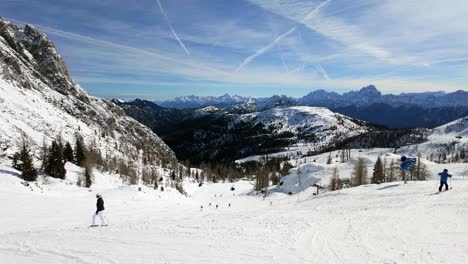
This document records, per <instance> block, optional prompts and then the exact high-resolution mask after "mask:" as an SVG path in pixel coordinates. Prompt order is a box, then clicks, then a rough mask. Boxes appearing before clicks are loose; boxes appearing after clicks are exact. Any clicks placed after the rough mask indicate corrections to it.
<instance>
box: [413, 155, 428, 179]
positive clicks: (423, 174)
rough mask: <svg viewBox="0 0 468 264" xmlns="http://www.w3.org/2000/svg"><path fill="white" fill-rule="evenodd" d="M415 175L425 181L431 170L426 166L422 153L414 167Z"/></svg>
mask: <svg viewBox="0 0 468 264" xmlns="http://www.w3.org/2000/svg"><path fill="white" fill-rule="evenodd" d="M414 176H415V178H416V180H418V181H425V180H426V178H427V177H428V176H429V172H428V170H427V168H426V165H425V164H424V163H423V162H422V161H421V153H418V162H417V163H416V167H415V168H414Z"/></svg>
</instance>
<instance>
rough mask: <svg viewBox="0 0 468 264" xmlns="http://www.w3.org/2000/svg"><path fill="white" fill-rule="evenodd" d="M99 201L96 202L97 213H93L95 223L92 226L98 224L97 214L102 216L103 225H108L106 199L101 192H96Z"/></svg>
mask: <svg viewBox="0 0 468 264" xmlns="http://www.w3.org/2000/svg"><path fill="white" fill-rule="evenodd" d="M96 198H97V202H96V213H94V214H93V224H92V225H91V226H92V227H94V226H98V225H97V224H96V216H99V218H101V226H106V225H107V224H106V221H105V220H104V200H103V199H102V195H100V194H99V193H98V194H96Z"/></svg>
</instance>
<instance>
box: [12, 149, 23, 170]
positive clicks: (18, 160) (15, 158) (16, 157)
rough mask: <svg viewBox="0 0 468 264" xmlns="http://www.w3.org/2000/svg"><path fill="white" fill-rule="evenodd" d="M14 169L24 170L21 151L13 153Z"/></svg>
mask: <svg viewBox="0 0 468 264" xmlns="http://www.w3.org/2000/svg"><path fill="white" fill-rule="evenodd" d="M12 167H13V169H15V170H17V171H23V164H22V163H21V154H20V152H15V154H13V162H12Z"/></svg>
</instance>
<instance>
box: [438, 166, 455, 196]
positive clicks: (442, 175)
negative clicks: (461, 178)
mask: <svg viewBox="0 0 468 264" xmlns="http://www.w3.org/2000/svg"><path fill="white" fill-rule="evenodd" d="M439 176H440V186H439V192H441V191H442V187H443V186H444V185H445V190H446V191H448V184H447V180H448V178H452V175H450V174H448V170H447V169H444V171H443V172H441V173H439Z"/></svg>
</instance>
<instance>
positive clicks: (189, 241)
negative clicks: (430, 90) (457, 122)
mask: <svg viewBox="0 0 468 264" xmlns="http://www.w3.org/2000/svg"><path fill="white" fill-rule="evenodd" d="M446 165H447V166H451V167H449V170H450V171H454V172H455V171H460V172H461V171H464V170H466V169H467V167H466V166H467V165H466V164H446ZM430 169H431V170H433V172H434V173H435V172H437V170H438V169H439V168H438V167H434V166H430ZM16 173H17V172H16V171H14V170H13V169H11V168H9V167H8V166H1V167H0V208H2V217H1V218H0V263H35V264H36V263H47V264H51V263H79V264H81V263H145V264H146V263H331V264H333V263H411V264H414V263H424V264H427V263H457V264H458V263H465V260H466V259H467V258H468V250H466V249H467V245H468V221H467V219H468V204H467V203H466V201H467V200H468V192H467V190H468V180H465V179H463V178H462V177H459V175H456V176H458V177H456V178H455V179H454V180H453V186H454V188H453V189H452V190H451V191H449V192H445V193H441V194H435V195H431V194H434V193H435V191H436V189H437V184H438V183H437V182H436V181H428V182H409V183H408V184H406V185H405V184H403V183H401V182H394V183H388V184H381V185H366V186H361V187H357V188H350V189H345V190H341V191H337V192H328V193H325V194H321V195H319V196H314V195H313V191H314V190H312V189H311V188H309V189H307V190H305V191H303V192H301V193H300V194H298V195H293V196H287V195H284V194H282V193H273V194H271V195H270V196H268V197H267V198H266V200H263V198H260V197H257V196H252V195H251V190H252V184H251V183H249V182H245V181H243V182H238V183H235V184H232V183H217V184H205V185H204V186H203V187H201V188H199V187H197V185H196V184H195V183H189V182H187V183H186V184H185V185H186V190H187V192H188V193H189V197H185V196H182V195H180V194H178V193H177V192H175V191H172V190H169V191H165V192H160V191H153V190H151V189H148V188H143V189H142V191H141V192H139V191H138V190H137V186H125V185H118V184H111V183H101V184H100V185H98V186H97V187H96V189H92V190H91V191H88V189H86V188H79V187H76V186H75V185H70V184H69V183H67V182H66V181H64V182H62V181H52V182H50V183H48V184H47V185H40V187H42V188H46V189H43V190H42V191H41V188H33V191H31V188H29V187H24V186H23V185H21V184H20V180H19V179H18V178H17V177H16V176H15V174H16ZM232 186H234V187H235V189H236V190H235V191H234V192H232V191H230V188H231V187H232ZM97 191H99V192H102V193H103V197H104V200H105V206H106V212H107V217H108V219H109V220H110V221H111V222H110V223H111V224H110V225H109V226H107V227H98V228H88V227H87V226H88V225H89V224H90V221H91V215H92V213H93V211H94V210H95V197H94V195H95V193H96V192H97ZM209 203H211V206H209ZM229 203H231V207H229ZM201 205H203V207H204V208H203V210H201ZM216 205H218V209H216Z"/></svg>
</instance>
